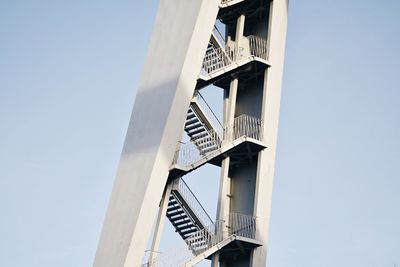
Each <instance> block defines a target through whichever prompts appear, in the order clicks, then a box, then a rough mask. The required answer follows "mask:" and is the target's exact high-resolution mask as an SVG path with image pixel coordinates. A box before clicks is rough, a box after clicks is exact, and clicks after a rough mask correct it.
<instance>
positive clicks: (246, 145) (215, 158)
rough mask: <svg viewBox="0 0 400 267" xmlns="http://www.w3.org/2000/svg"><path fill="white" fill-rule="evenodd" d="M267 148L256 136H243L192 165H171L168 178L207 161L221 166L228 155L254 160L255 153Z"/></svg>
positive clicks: (177, 175) (187, 171)
mask: <svg viewBox="0 0 400 267" xmlns="http://www.w3.org/2000/svg"><path fill="white" fill-rule="evenodd" d="M265 148H266V146H265V144H264V143H263V142H261V141H259V140H256V139H254V138H250V137H247V136H243V137H240V138H238V139H236V140H235V141H233V142H231V143H229V144H226V145H224V146H223V147H221V148H220V149H218V150H216V151H214V152H212V153H210V154H207V155H205V156H204V158H202V159H201V160H199V161H196V162H194V163H193V164H192V165H190V166H180V165H178V164H174V165H172V166H171V167H170V171H169V177H168V178H169V179H174V178H177V177H181V176H183V175H186V174H188V173H189V172H191V171H193V170H195V169H197V168H199V167H201V166H203V165H204V164H206V163H210V164H213V165H216V166H221V164H222V160H223V159H224V158H226V157H227V156H229V157H231V158H232V159H233V160H235V158H236V157H237V158H240V159H241V160H243V158H245V159H248V160H252V158H253V157H254V155H256V154H257V153H258V152H259V151H261V150H263V149H265ZM243 155H247V157H243Z"/></svg>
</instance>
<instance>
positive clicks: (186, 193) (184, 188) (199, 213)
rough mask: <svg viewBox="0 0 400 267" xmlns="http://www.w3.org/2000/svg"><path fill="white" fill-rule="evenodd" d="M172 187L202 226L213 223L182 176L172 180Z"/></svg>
mask: <svg viewBox="0 0 400 267" xmlns="http://www.w3.org/2000/svg"><path fill="white" fill-rule="evenodd" d="M172 189H173V190H177V191H178V192H179V194H180V195H181V196H182V197H183V199H184V200H185V201H186V203H187V204H188V206H189V207H190V209H191V211H192V212H193V213H194V214H195V215H196V217H197V218H198V219H199V220H200V222H201V223H202V226H203V227H205V226H208V225H213V224H214V222H213V220H212V219H211V218H210V216H209V215H208V213H207V211H206V210H205V209H204V207H203V205H201V203H200V201H199V200H198V199H197V197H196V196H195V194H194V193H193V192H192V190H191V189H190V188H189V186H188V185H187V184H186V182H185V181H184V180H183V179H182V178H178V179H175V180H174V181H173V182H172Z"/></svg>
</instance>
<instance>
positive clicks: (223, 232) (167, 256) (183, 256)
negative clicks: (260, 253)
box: [141, 213, 257, 267]
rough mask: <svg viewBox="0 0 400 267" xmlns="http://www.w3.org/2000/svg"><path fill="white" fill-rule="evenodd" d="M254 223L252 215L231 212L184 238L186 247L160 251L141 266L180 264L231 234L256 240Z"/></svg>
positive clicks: (172, 266) (157, 266)
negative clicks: (164, 251) (222, 218)
mask: <svg viewBox="0 0 400 267" xmlns="http://www.w3.org/2000/svg"><path fill="white" fill-rule="evenodd" d="M256 224H257V218H256V217H254V216H251V215H245V214H240V213H231V214H230V215H229V216H227V217H226V218H225V219H224V220H220V221H218V222H217V223H215V224H211V225H209V226H207V227H206V228H204V229H202V230H200V231H198V232H196V233H195V234H193V235H191V236H190V237H188V238H186V239H185V243H186V245H187V247H186V248H182V247H180V248H179V249H178V248H174V249H173V250H171V251H169V252H166V253H161V254H159V255H158V256H157V257H156V258H155V259H154V260H152V261H148V262H147V263H144V264H142V265H141V267H159V266H160V267H175V266H182V265H184V263H185V262H188V261H190V260H191V259H193V256H195V257H196V256H198V255H200V254H201V253H203V252H205V251H207V250H209V249H210V248H212V247H214V246H216V245H218V244H219V243H221V242H223V241H224V240H226V239H228V238H230V237H232V236H233V235H235V236H239V237H247V238H250V239H255V240H257V237H256V230H257V229H256ZM188 252H189V253H188Z"/></svg>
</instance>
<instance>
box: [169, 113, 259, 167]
mask: <svg viewBox="0 0 400 267" xmlns="http://www.w3.org/2000/svg"><path fill="white" fill-rule="evenodd" d="M261 126H262V125H261V119H259V118H255V117H252V116H249V115H246V114H243V115H240V116H238V117H236V118H235V119H234V121H233V123H232V124H229V125H226V126H224V127H223V128H222V129H221V130H211V131H209V132H208V133H206V134H204V135H201V136H198V137H195V138H193V139H192V140H191V141H189V142H187V143H185V144H181V145H180V148H179V149H178V150H177V151H176V153H175V157H174V161H173V164H176V165H179V166H183V167H190V166H191V165H192V164H194V163H196V162H198V161H200V160H202V159H203V158H204V157H206V156H208V155H211V154H213V153H215V152H216V151H217V150H219V149H220V148H222V147H223V146H224V145H225V144H229V143H231V142H233V141H235V140H237V139H239V138H241V137H250V138H253V139H256V140H261V138H262V136H261V129H262V127H261Z"/></svg>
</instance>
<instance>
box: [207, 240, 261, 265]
mask: <svg viewBox="0 0 400 267" xmlns="http://www.w3.org/2000/svg"><path fill="white" fill-rule="evenodd" d="M259 246H262V242H261V241H259V240H256V239H252V238H247V237H242V236H236V235H234V238H232V240H231V242H229V243H228V244H226V245H225V246H224V247H222V248H221V249H220V250H219V251H218V252H219V253H220V254H219V258H220V259H221V260H223V259H232V258H234V257H235V256H238V255H243V254H247V253H248V252H249V251H251V250H252V249H254V248H256V247H259ZM211 257H212V255H210V256H208V257H207V259H209V260H211Z"/></svg>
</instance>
